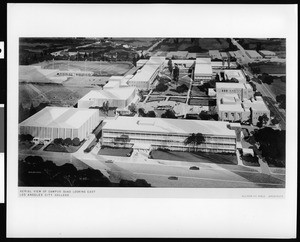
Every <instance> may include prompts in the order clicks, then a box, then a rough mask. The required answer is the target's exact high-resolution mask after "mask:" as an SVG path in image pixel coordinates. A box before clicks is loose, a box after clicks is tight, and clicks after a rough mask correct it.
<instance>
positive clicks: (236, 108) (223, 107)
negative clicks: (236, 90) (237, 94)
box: [218, 103, 244, 112]
mask: <svg viewBox="0 0 300 242" xmlns="http://www.w3.org/2000/svg"><path fill="white" fill-rule="evenodd" d="M218 109H219V111H229V112H244V109H243V107H242V105H241V104H240V103H235V104H219V105H218Z"/></svg>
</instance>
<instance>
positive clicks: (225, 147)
mask: <svg viewBox="0 0 300 242" xmlns="http://www.w3.org/2000/svg"><path fill="white" fill-rule="evenodd" d="M193 133H195V134H196V133H201V134H202V135H203V137H204V141H203V143H201V144H199V145H197V150H199V151H203V152H216V153H218V152H225V153H234V152H235V150H236V133H235V131H234V130H231V129H230V124H229V123H228V122H221V121H203V120H185V119H163V118H141V117H121V116H119V117H117V118H116V119H115V120H109V121H108V122H107V123H106V124H105V125H104V126H103V129H102V144H103V145H107V146H112V147H148V148H149V149H157V148H167V149H170V150H178V151H186V150H189V149H192V148H193V147H194V145H193V144H189V145H186V144H185V140H186V139H187V137H189V136H190V135H191V134H193Z"/></svg>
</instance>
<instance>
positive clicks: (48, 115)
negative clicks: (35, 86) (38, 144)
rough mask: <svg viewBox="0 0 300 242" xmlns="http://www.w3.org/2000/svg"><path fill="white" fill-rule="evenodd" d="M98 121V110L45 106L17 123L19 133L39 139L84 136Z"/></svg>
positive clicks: (80, 137)
mask: <svg viewBox="0 0 300 242" xmlns="http://www.w3.org/2000/svg"><path fill="white" fill-rule="evenodd" d="M99 122H100V117H99V110H97V109H86V108H63V107H45V108H44V109H42V110H41V111H39V112H38V113H36V114H34V115H32V116H31V117H29V118H28V119H26V120H24V121H23V122H21V123H20V124H19V134H30V135H32V136H33V137H38V138H41V139H46V138H47V139H55V138H63V139H65V138H71V139H73V138H76V137H78V138H79V139H80V140H82V139H84V138H86V137H87V136H88V135H89V134H90V133H91V132H92V131H93V130H94V129H95V127H97V125H98V124H99Z"/></svg>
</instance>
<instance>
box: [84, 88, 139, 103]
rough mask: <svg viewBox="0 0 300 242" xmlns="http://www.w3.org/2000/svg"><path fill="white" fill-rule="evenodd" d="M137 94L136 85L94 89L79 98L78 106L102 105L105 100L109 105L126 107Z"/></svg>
mask: <svg viewBox="0 0 300 242" xmlns="http://www.w3.org/2000/svg"><path fill="white" fill-rule="evenodd" d="M135 96H136V90H135V88H134V87H122V88H110V89H103V90H92V91H90V92H89V93H88V94H86V95H85V96H83V97H82V98H81V99H80V100H78V108H89V107H102V105H103V103H104V102H105V103H106V102H108V104H109V107H117V108H125V107H126V106H127V105H128V104H130V103H131V101H132V100H133V99H134V98H135Z"/></svg>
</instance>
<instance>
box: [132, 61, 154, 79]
mask: <svg viewBox="0 0 300 242" xmlns="http://www.w3.org/2000/svg"><path fill="white" fill-rule="evenodd" d="M158 68H159V65H144V66H143V67H142V69H140V70H138V71H137V73H136V74H135V76H134V77H133V78H131V79H130V80H129V81H130V82H136V81H138V82H148V81H149V80H150V78H151V77H152V75H153V74H154V73H155V72H156V70H157V69H158Z"/></svg>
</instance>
